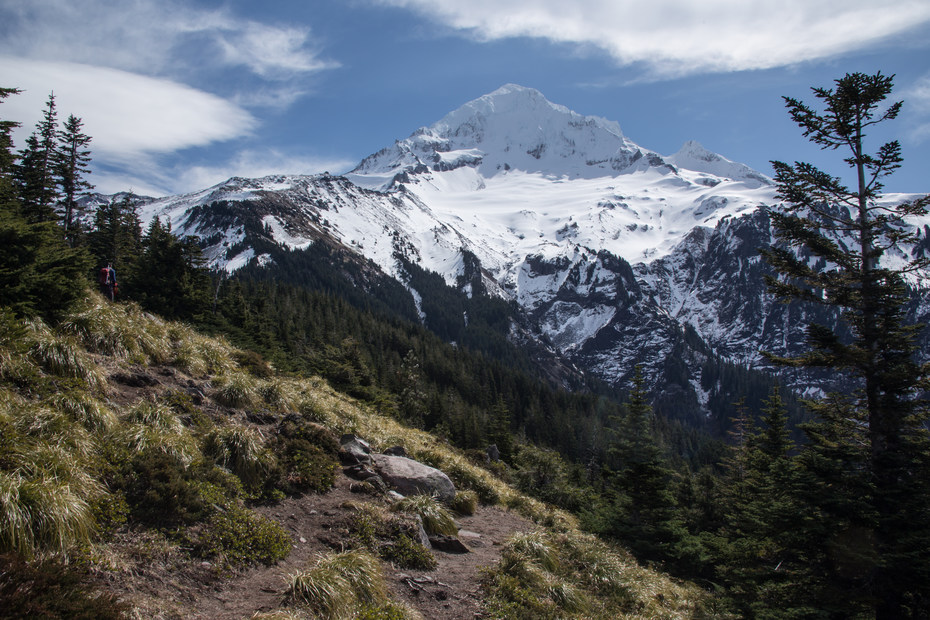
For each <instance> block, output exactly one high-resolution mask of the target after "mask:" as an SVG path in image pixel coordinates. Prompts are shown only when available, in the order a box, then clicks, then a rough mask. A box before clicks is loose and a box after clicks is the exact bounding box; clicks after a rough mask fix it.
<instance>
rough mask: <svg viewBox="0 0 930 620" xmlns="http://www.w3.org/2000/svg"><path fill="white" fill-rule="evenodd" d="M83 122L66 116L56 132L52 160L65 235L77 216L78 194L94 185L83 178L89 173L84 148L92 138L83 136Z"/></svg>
mask: <svg viewBox="0 0 930 620" xmlns="http://www.w3.org/2000/svg"><path fill="white" fill-rule="evenodd" d="M82 128H83V122H82V121H81V119H79V118H78V117H76V116H74V115H73V114H72V115H70V116H68V120H67V121H65V126H64V128H63V129H62V130H61V131H60V132H59V133H58V151H57V157H56V160H55V177H56V178H57V181H58V184H59V185H60V186H61V192H62V194H63V195H62V203H63V206H64V211H65V213H64V220H65V221H64V224H65V232H66V234H69V233H70V232H71V228H72V226H73V218H74V216H75V215H76V213H75V210H76V208H77V200H76V199H77V195H78V194H79V193H80V192H82V191H86V190H89V189H92V188H93V187H94V186H93V185H91V184H90V183H89V182H88V181H87V180H86V179H85V178H84V177H85V176H86V175H88V174H90V168H89V167H88V163H89V162H90V150H89V149H88V148H86V147H87V145H88V144H90V141H91V138H90V136H88V135H87V134H85V133H83V132H82V131H81V129H82Z"/></svg>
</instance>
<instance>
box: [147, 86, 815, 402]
mask: <svg viewBox="0 0 930 620" xmlns="http://www.w3.org/2000/svg"><path fill="white" fill-rule="evenodd" d="M774 202H775V192H774V188H773V186H772V183H771V181H770V180H769V179H768V178H766V177H765V176H764V175H762V174H760V173H759V172H756V171H754V170H752V169H750V168H748V167H746V166H744V165H742V164H739V163H735V162H732V161H730V160H728V159H726V158H725V157H723V156H721V155H717V154H715V153H711V152H709V151H707V150H706V149H704V148H703V147H701V146H700V145H699V144H697V143H695V142H686V143H685V144H684V146H683V147H682V148H681V149H680V150H679V151H678V152H677V153H675V154H674V155H669V156H661V155H659V154H658V153H656V152H654V151H650V150H648V149H645V148H643V147H640V146H638V145H636V144H634V143H633V142H632V141H630V140H629V139H627V138H626V137H625V136H624V135H623V133H622V131H621V129H620V126H619V125H618V124H617V123H615V122H612V121H607V120H604V119H602V118H598V117H593V116H582V115H579V114H577V113H575V112H572V111H570V110H568V109H567V108H565V107H563V106H560V105H556V104H553V103H550V102H549V101H547V100H546V99H545V97H543V96H542V94H541V93H539V92H538V91H536V90H533V89H529V88H524V87H521V86H516V85H512V84H510V85H506V86H504V87H502V88H500V89H498V90H497V91H495V92H493V93H490V94H488V95H485V96H483V97H479V98H478V99H476V100H474V101H471V102H469V103H467V104H465V105H464V106H462V107H461V108H459V109H458V110H455V111H453V112H451V113H450V114H448V115H446V116H445V117H444V118H442V119H441V120H439V121H438V122H436V123H434V124H433V125H431V126H429V127H423V128H421V129H419V130H417V131H415V132H414V133H413V134H412V135H411V136H410V137H408V138H406V139H404V140H400V141H398V142H396V143H395V144H393V145H392V146H390V147H387V148H385V149H383V150H381V151H379V152H377V153H375V154H373V155H371V156H369V157H367V158H365V159H364V160H363V161H362V162H361V163H360V164H359V165H358V166H357V167H356V168H355V169H354V170H353V171H352V172H350V173H349V174H347V175H346V176H344V177H333V176H329V175H322V176H314V177H304V176H272V177H265V178H263V179H239V178H235V179H230V180H229V181H227V182H225V183H222V184H220V185H217V186H215V187H212V188H209V189H206V190H203V191H201V192H197V193H193V194H188V195H185V196H176V197H169V198H164V199H159V200H155V201H151V202H148V203H146V204H145V205H144V207H143V214H142V216H143V220H144V221H147V220H148V219H151V218H152V217H156V216H157V217H165V218H168V219H170V220H171V223H172V227H173V229H174V230H177V231H180V232H183V233H186V234H195V235H197V236H199V237H201V238H202V239H203V243H204V246H205V248H206V251H207V255H208V257H209V258H210V259H211V261H213V263H214V264H215V265H217V266H221V267H225V268H226V269H228V270H233V269H235V268H238V267H240V266H242V265H245V264H247V263H249V262H250V261H258V262H259V263H260V264H262V263H267V262H268V261H270V260H272V258H271V257H270V254H268V253H267V252H268V250H267V248H268V247H270V246H269V245H268V244H272V246H274V247H278V248H281V249H285V250H286V249H301V248H306V247H308V246H309V245H310V244H313V243H316V242H318V241H326V242H327V243H335V244H339V245H340V246H341V247H344V248H348V249H350V250H351V251H352V252H354V253H356V254H357V255H358V256H359V257H360V258H363V259H365V260H367V261H371V263H372V264H374V265H376V266H377V267H378V268H380V270H381V271H383V272H384V273H385V274H388V275H390V276H392V277H394V278H396V279H397V280H399V281H400V282H402V283H404V284H405V285H406V286H408V288H409V289H410V292H411V295H412V297H413V299H414V300H415V301H417V302H418V301H419V300H421V299H422V297H421V293H420V292H419V291H416V290H413V286H412V285H411V284H409V283H410V282H411V279H410V278H409V277H408V276H409V274H408V273H406V271H405V262H407V261H409V262H410V263H413V264H416V265H419V266H420V267H422V268H424V269H427V270H430V271H434V272H436V273H439V274H440V275H441V276H442V277H443V278H444V279H445V281H446V282H447V283H448V284H449V285H450V286H462V287H463V288H462V290H463V292H465V293H466V294H472V293H473V286H472V284H471V283H472V282H474V280H473V277H474V276H475V274H478V277H479V278H481V286H480V288H481V289H483V290H484V291H486V292H488V293H489V294H492V295H498V296H501V297H504V298H506V299H509V300H513V301H515V302H516V304H517V305H518V307H519V308H521V310H522V312H523V315H524V319H525V323H524V325H529V326H530V327H529V332H526V330H525V329H524V331H523V332H522V337H523V338H524V341H525V339H526V338H527V337H530V338H535V339H537V340H538V342H539V343H542V345H543V346H545V347H549V348H550V349H551V350H552V351H553V352H555V353H557V354H560V355H562V356H563V357H564V358H565V359H568V360H569V361H570V362H571V363H575V364H577V365H578V366H579V367H580V368H582V369H583V370H586V371H587V372H590V373H593V374H595V375H597V376H599V377H600V378H602V379H605V380H607V381H610V382H619V381H621V380H622V378H623V377H624V376H625V375H628V374H629V372H630V371H631V370H632V368H633V365H634V364H635V363H640V362H645V363H646V364H647V365H648V367H647V375H649V378H650V379H651V380H652V381H653V382H654V384H655V385H662V381H666V384H668V382H670V381H677V385H678V388H677V389H680V390H681V391H682V392H683V393H687V395H686V397H683V398H682V399H678V401H676V402H688V403H692V404H693V406H694V407H695V408H697V409H700V408H701V407H703V406H704V405H705V404H706V402H707V397H708V393H709V392H708V390H710V389H711V388H709V387H708V386H707V385H706V381H704V380H702V377H701V367H702V363H703V361H704V360H706V359H707V355H709V354H711V353H713V354H719V355H721V356H723V357H724V358H726V359H731V360H734V361H739V362H741V363H747V364H758V363H760V361H761V360H760V356H759V353H758V351H759V349H760V348H763V347H764V348H766V349H768V350H773V351H776V352H788V351H790V350H792V348H793V347H796V346H797V345H798V343H799V342H800V339H801V338H802V334H801V330H802V328H803V325H804V324H806V319H807V318H809V317H806V316H795V315H789V314H788V313H787V311H786V310H785V309H784V307H783V306H780V305H779V304H775V303H773V302H772V300H771V298H770V297H769V296H768V294H767V291H766V290H765V286H764V284H763V278H762V276H763V273H764V272H765V271H766V269H767V268H766V266H765V265H764V264H763V263H762V262H761V261H760V260H759V256H758V250H759V248H761V247H765V246H767V245H769V244H771V243H772V241H773V240H772V236H771V231H770V229H769V223H768V218H767V216H766V215H765V213H764V210H761V209H760V207H762V206H765V205H772V204H774ZM261 248H266V249H265V250H262V249H261ZM463 282H467V283H468V284H466V285H463ZM418 308H419V304H418ZM421 316H422V314H421ZM527 333H528V334H529V335H527ZM695 339H697V340H695ZM698 341H700V342H698ZM701 343H703V344H701ZM663 377H664V378H663ZM683 377H684V378H683ZM701 386H703V387H701ZM689 406H690V405H689Z"/></svg>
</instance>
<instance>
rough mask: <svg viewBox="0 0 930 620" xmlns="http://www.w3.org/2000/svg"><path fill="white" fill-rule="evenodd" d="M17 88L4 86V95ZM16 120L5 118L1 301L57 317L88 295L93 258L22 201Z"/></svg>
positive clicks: (0, 180) (0, 147)
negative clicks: (14, 134)
mask: <svg viewBox="0 0 930 620" xmlns="http://www.w3.org/2000/svg"><path fill="white" fill-rule="evenodd" d="M17 92H19V91H18V90H16V89H12V88H0V101H2V100H3V99H4V98H6V97H7V96H9V95H11V94H15V93H17ZM52 109H54V108H52ZM15 126H16V123H13V122H12V121H7V120H3V119H0V306H8V307H10V308H11V309H12V310H13V311H14V312H16V313H17V314H18V315H21V316H32V315H39V316H42V317H43V318H45V319H46V320H49V321H56V320H58V319H61V318H62V317H63V316H64V315H65V313H66V312H67V311H68V310H69V309H70V308H71V307H72V306H73V304H74V303H76V302H77V301H78V300H79V299H81V298H82V297H83V295H84V292H85V290H86V289H85V286H86V285H85V282H86V273H87V270H88V269H89V260H88V256H87V254H86V252H83V251H82V250H73V249H71V248H69V247H68V246H67V245H66V244H65V243H64V241H63V239H62V235H61V229H60V228H59V226H58V225H57V224H55V223H54V222H51V221H35V215H36V213H35V211H32V212H27V211H26V210H24V208H23V205H22V203H21V202H20V201H19V192H18V191H16V190H14V185H15V186H17V188H20V187H22V178H21V177H19V176H18V175H19V173H20V172H21V171H22V167H21V166H17V165H16V155H15V154H14V152H13V142H12V138H11V136H10V132H11V131H12V129H13V127H15ZM27 214H28V215H31V216H33V217H32V218H31V219H27V217H26V215H27Z"/></svg>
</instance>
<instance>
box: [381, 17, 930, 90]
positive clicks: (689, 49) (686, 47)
mask: <svg viewBox="0 0 930 620" xmlns="http://www.w3.org/2000/svg"><path fill="white" fill-rule="evenodd" d="M375 1H376V2H379V3H381V4H384V5H390V6H395V7H402V8H407V9H411V10H414V11H417V12H418V13H420V14H423V15H425V16H427V17H429V18H432V19H433V20H435V21H437V22H440V23H442V24H445V25H446V26H449V27H451V28H454V29H457V30H461V31H464V32H466V33H469V34H470V35H471V36H473V37H475V38H478V39H481V40H497V39H505V38H512V37H535V38H542V39H548V40H550V41H553V42H557V43H568V44H575V45H580V46H593V47H595V48H597V49H600V50H602V51H603V52H605V53H607V54H608V55H610V57H611V58H613V60H614V61H615V62H617V63H618V64H620V65H639V66H643V67H646V68H647V69H648V71H649V73H650V74H652V75H653V76H654V77H659V78H662V77H677V76H682V75H687V74H694V73H707V72H728V71H742V70H750V69H769V68H773V67H780V66H787V65H792V64H796V63H800V62H803V61H809V60H816V59H821V58H826V57H830V56H834V55H837V54H842V53H845V52H849V51H853V50H857V49H861V48H863V47H866V46H868V45H871V44H874V43H876V42H879V41H882V40H884V39H887V38H888V37H891V36H893V35H896V34H900V33H903V32H905V31H907V30H909V29H911V28H913V27H915V26H919V25H921V24H923V23H926V22H928V21H930V3H928V2H926V0H889V1H888V2H885V3H875V2H874V1H873V0H819V1H818V2H811V1H810V0H761V1H755V2H746V0H705V1H702V2H694V1H693V0H653V1H652V2H648V3H644V2H631V1H629V0H576V1H575V2H565V1H564V0H510V1H509V2H500V1H499V0H470V1H469V2H460V1H459V0H375Z"/></svg>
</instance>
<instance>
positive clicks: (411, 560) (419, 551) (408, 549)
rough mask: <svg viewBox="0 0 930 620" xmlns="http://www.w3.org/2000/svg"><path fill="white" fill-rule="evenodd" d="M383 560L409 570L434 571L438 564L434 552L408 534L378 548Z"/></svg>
mask: <svg viewBox="0 0 930 620" xmlns="http://www.w3.org/2000/svg"><path fill="white" fill-rule="evenodd" d="M378 555H379V556H380V557H381V559H382V560H385V561H387V562H390V563H391V564H393V565H394V566H396V567H398V568H403V569H407V570H433V569H434V568H436V565H437V564H438V562H437V560H436V556H435V555H433V552H432V551H430V550H429V549H427V548H426V547H424V546H423V545H421V544H420V543H419V542H418V541H416V540H414V539H413V538H411V537H410V536H407V535H406V534H401V535H399V536H397V537H396V538H394V539H393V540H392V541H391V542H389V543H385V544H383V545H381V546H380V547H379V548H378Z"/></svg>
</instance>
